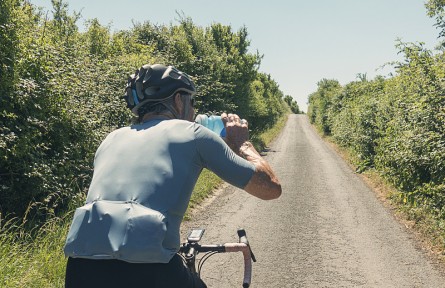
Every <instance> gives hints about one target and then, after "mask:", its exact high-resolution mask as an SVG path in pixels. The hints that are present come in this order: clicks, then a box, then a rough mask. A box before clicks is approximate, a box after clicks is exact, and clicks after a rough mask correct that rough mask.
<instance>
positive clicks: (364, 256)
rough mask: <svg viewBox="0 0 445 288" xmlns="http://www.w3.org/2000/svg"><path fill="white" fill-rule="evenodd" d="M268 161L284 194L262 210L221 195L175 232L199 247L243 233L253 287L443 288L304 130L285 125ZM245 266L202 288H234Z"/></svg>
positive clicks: (395, 225)
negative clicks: (196, 233) (194, 233)
mask: <svg viewBox="0 0 445 288" xmlns="http://www.w3.org/2000/svg"><path fill="white" fill-rule="evenodd" d="M267 154H268V155H267V156H266V158H267V160H268V161H269V162H270V163H271V166H272V167H273V169H274V170H275V172H276V174H277V176H278V178H279V180H280V182H281V184H282V188H283V194H282V196H281V197H280V198H278V199H276V200H272V201H262V200H259V199H256V198H254V197H253V196H251V195H249V194H247V193H246V192H244V191H242V190H239V189H236V188H233V187H231V186H230V185H224V187H223V188H221V189H220V191H218V192H217V193H216V196H214V197H213V199H212V200H211V201H209V203H207V204H205V205H204V207H203V208H202V209H200V210H199V211H198V212H197V213H195V214H194V215H193V219H192V220H191V221H187V222H185V223H184V224H183V227H182V236H183V239H185V235H186V232H187V230H188V229H189V228H190V227H203V228H205V229H206V232H205V234H204V236H203V239H202V241H201V243H202V244H218V243H225V242H236V241H237V240H238V239H237V235H236V230H237V228H239V227H243V228H245V229H246V231H247V236H248V238H249V241H250V244H251V246H252V250H253V252H254V254H255V256H256V258H257V262H256V263H254V264H253V269H254V270H253V278H252V285H251V287H261V288H269V287H445V276H444V274H443V273H442V272H441V271H442V270H441V269H440V267H439V265H438V264H437V263H435V261H434V260H433V257H430V256H431V255H429V254H428V253H429V252H428V251H427V250H426V249H422V248H421V246H420V245H419V244H418V242H417V241H416V239H415V237H414V236H413V235H411V234H410V233H409V232H408V231H407V229H406V228H405V226H404V225H402V224H400V223H399V222H397V220H396V219H395V218H394V216H393V215H392V213H391V211H390V210H389V209H388V208H386V207H385V206H384V205H383V204H382V203H381V202H380V201H379V200H378V199H377V197H376V193H375V192H373V191H372V190H371V189H370V188H369V187H368V186H367V185H366V184H365V183H364V182H363V181H362V180H361V178H360V177H359V176H358V175H356V174H355V173H354V171H353V170H351V168H350V167H349V166H348V165H347V164H346V163H345V162H344V161H343V160H342V158H341V157H339V156H338V155H337V154H336V152H335V151H334V150H333V149H332V148H331V147H330V146H329V145H327V144H326V143H325V142H324V141H323V140H322V139H321V138H320V137H319V136H318V134H317V133H316V132H315V131H314V129H313V128H312V127H311V125H310V124H309V121H308V118H307V116H306V115H291V116H290V117H289V119H288V121H287V124H286V127H285V128H284V130H283V131H282V133H281V134H280V136H279V137H278V138H277V139H276V140H275V141H274V142H273V143H272V145H271V147H270V151H269V152H268V153H267ZM242 270H243V259H242V255H241V254H240V253H238V254H236V255H231V254H218V255H215V256H212V257H211V258H210V259H209V260H207V262H206V263H205V265H204V268H203V271H202V275H201V276H202V277H203V279H204V280H205V282H206V283H207V284H208V286H209V287H215V288H218V287H221V288H228V287H241V286H242Z"/></svg>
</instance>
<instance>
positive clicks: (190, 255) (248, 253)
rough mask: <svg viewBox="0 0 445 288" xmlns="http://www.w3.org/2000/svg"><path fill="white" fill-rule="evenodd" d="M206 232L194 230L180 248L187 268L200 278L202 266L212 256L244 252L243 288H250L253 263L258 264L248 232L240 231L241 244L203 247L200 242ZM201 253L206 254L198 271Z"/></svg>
mask: <svg viewBox="0 0 445 288" xmlns="http://www.w3.org/2000/svg"><path fill="white" fill-rule="evenodd" d="M204 231H205V229H192V230H191V231H190V233H189V234H188V236H187V242H186V243H183V244H182V245H181V247H180V248H179V252H178V254H179V256H181V257H182V258H183V260H184V263H185V264H186V265H187V268H188V269H189V270H190V271H191V272H193V273H196V274H197V275H198V277H201V275H200V274H201V269H202V266H203V265H204V262H205V261H206V260H207V259H208V258H209V257H210V256H212V255H215V254H217V253H227V252H242V253H243V256H244V279H243V287H244V288H247V287H249V286H250V283H251V280H252V261H253V262H256V259H255V256H254V255H253V253H252V249H251V248H250V245H249V241H248V240H247V235H246V231H245V230H244V229H238V231H237V233H238V237H239V243H225V244H222V245H221V244H217V245H201V244H199V243H198V242H199V241H200V240H201V238H202V235H203V234H204ZM199 253H206V254H204V256H203V257H201V259H199V262H198V269H196V256H197V255H198V254H199Z"/></svg>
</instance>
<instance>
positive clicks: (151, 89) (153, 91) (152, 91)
mask: <svg viewBox="0 0 445 288" xmlns="http://www.w3.org/2000/svg"><path fill="white" fill-rule="evenodd" d="M159 90H160V88H159V87H155V86H152V87H147V88H146V89H145V90H144V93H145V95H147V96H150V95H154V94H156V93H157V92H158V91H159Z"/></svg>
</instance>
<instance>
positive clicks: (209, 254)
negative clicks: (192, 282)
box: [198, 251, 219, 277]
mask: <svg viewBox="0 0 445 288" xmlns="http://www.w3.org/2000/svg"><path fill="white" fill-rule="evenodd" d="M217 253H219V252H217V251H213V252H208V253H206V254H204V256H202V257H201V259H199V263H198V276H199V277H201V269H202V266H203V265H204V262H205V261H207V259H209V258H210V256H212V255H215V254H217Z"/></svg>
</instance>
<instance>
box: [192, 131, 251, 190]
mask: <svg viewBox="0 0 445 288" xmlns="http://www.w3.org/2000/svg"><path fill="white" fill-rule="evenodd" d="M195 141H196V148H197V150H198V154H199V156H200V157H201V161H202V164H203V166H204V167H205V168H207V169H209V170H211V171H212V172H214V173H215V174H216V175H218V176H219V177H220V178H221V179H223V180H224V181H226V182H228V183H230V184H232V185H234V186H236V187H238V188H244V187H245V186H246V185H247V183H248V182H249V180H250V179H251V178H252V175H253V173H254V172H255V165H253V164H252V163H250V162H249V161H247V160H245V159H243V158H241V157H240V156H238V155H236V154H235V153H234V152H233V151H232V149H230V147H229V146H228V145H227V144H226V143H225V142H224V140H223V139H222V138H221V137H219V136H218V135H216V134H215V133H213V132H212V131H211V130H209V129H207V128H206V127H204V126H202V125H200V124H195Z"/></svg>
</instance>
